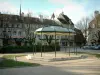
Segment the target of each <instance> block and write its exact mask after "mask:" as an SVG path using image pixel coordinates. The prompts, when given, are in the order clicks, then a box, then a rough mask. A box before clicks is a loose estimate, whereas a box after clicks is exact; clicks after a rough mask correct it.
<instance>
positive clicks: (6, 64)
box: [0, 55, 40, 68]
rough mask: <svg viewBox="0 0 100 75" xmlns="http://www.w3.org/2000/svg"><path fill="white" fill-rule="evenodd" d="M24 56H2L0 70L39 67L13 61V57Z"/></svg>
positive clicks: (34, 64) (35, 64)
mask: <svg viewBox="0 0 100 75" xmlns="http://www.w3.org/2000/svg"><path fill="white" fill-rule="evenodd" d="M18 56H24V55H4V56H3V58H4V60H3V61H1V62H0V68H11V67H25V66H39V65H40V64H37V63H28V62H21V61H15V60H13V59H14V57H18Z"/></svg>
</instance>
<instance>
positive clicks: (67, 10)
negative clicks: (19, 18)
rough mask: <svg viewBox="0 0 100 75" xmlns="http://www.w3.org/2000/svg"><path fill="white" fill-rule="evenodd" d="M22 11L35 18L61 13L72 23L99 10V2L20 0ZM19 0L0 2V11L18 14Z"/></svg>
mask: <svg viewBox="0 0 100 75" xmlns="http://www.w3.org/2000/svg"><path fill="white" fill-rule="evenodd" d="M21 4H22V11H23V12H24V13H25V14H27V13H28V12H30V13H31V14H32V16H35V17H37V16H38V15H39V14H42V15H44V17H45V18H50V16H51V15H52V13H53V12H54V14H55V16H56V17H57V16H58V15H59V13H61V12H62V11H63V12H64V14H66V15H67V16H68V17H69V18H71V19H72V21H73V22H74V23H77V22H78V21H79V20H80V19H81V18H82V17H85V16H91V15H93V12H94V11H95V10H100V8H99V7H100V0H21ZM19 5H20V0H0V11H1V12H7V13H13V14H18V13H19Z"/></svg>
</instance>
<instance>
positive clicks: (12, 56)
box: [3, 54, 25, 59]
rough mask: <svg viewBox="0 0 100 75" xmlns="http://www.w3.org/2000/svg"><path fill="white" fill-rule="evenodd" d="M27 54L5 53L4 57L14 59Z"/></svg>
mask: <svg viewBox="0 0 100 75" xmlns="http://www.w3.org/2000/svg"><path fill="white" fill-rule="evenodd" d="M20 56H25V54H15V55H4V56H3V58H6V59H14V57H20Z"/></svg>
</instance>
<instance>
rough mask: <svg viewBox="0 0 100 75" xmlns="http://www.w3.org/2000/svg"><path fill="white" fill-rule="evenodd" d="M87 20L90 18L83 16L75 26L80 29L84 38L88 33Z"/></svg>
mask: <svg viewBox="0 0 100 75" xmlns="http://www.w3.org/2000/svg"><path fill="white" fill-rule="evenodd" d="M89 22H90V19H89V18H88V17H84V18H82V19H81V20H80V21H79V22H78V23H77V24H76V27H77V28H78V29H80V30H81V31H82V33H83V35H84V38H85V39H86V38H87V35H88V34H87V30H88V24H89Z"/></svg>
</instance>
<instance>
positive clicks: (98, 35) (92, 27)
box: [88, 11, 100, 45]
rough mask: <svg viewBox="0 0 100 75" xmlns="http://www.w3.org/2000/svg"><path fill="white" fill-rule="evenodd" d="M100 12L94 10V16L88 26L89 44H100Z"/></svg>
mask: <svg viewBox="0 0 100 75" xmlns="http://www.w3.org/2000/svg"><path fill="white" fill-rule="evenodd" d="M99 40H100V13H99V11H95V12H94V18H93V20H92V21H91V22H90V23H89V28H88V44H89V45H95V44H100V42H99Z"/></svg>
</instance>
